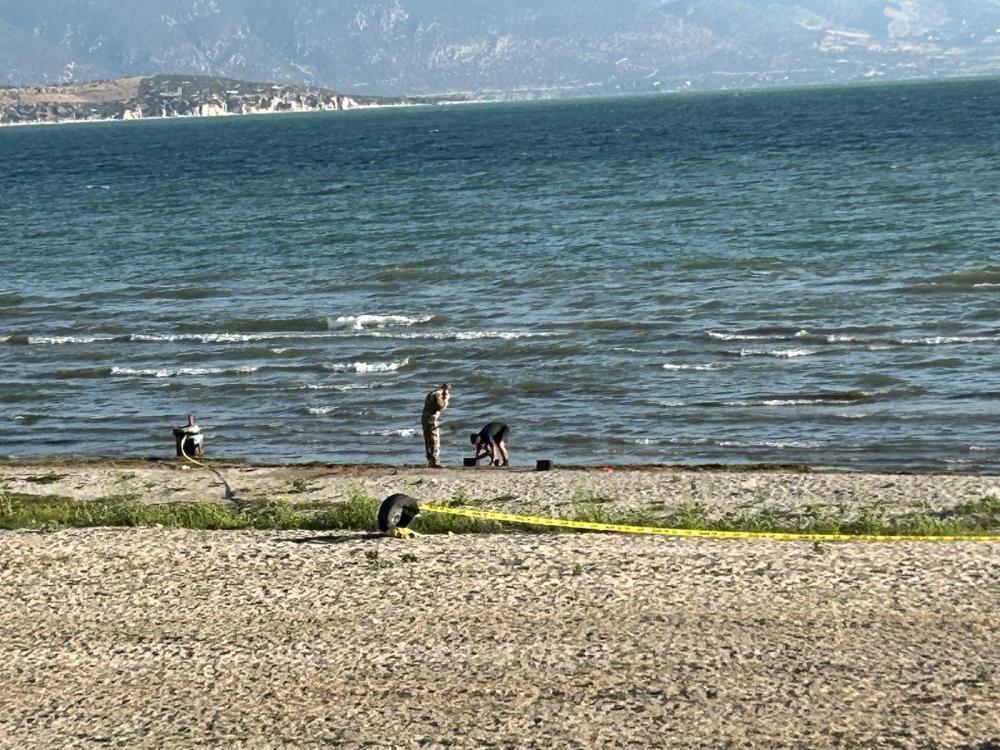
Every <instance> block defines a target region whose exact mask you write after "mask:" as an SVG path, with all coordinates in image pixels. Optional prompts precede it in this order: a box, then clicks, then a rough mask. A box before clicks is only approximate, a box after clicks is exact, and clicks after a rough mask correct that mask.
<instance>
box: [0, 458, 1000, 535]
mask: <svg viewBox="0 0 1000 750" xmlns="http://www.w3.org/2000/svg"><path fill="white" fill-rule="evenodd" d="M212 465H213V466H217V467H218V468H219V470H220V471H221V472H222V474H223V476H225V477H226V480H227V481H228V482H229V484H230V485H231V486H232V488H233V490H234V492H235V493H236V494H237V496H239V497H240V498H242V499H244V500H247V501H253V500H266V499H273V498H281V499H283V500H286V501H288V502H289V503H292V504H293V505H294V504H301V505H306V506H316V505H322V504H326V503H336V502H343V501H345V500H347V499H349V498H350V497H352V496H353V495H364V496H366V497H371V498H376V499H381V498H384V497H387V496H388V495H390V494H392V493H394V492H405V493H407V494H410V495H413V496H414V497H416V498H418V499H420V500H422V501H425V502H441V501H444V500H451V499H455V498H465V499H468V500H469V501H470V502H472V503H474V504H478V505H483V506H485V507H489V508H491V509H495V510H504V511H508V512H514V513H523V512H530V513H536V514H540V515H559V514H563V515H572V514H573V510H574V508H575V507H578V506H579V505H580V504H593V503H598V504H600V505H601V506H602V507H603V508H605V509H607V510H608V511H611V512H614V511H622V512H627V511H636V510H641V511H647V512H650V513H652V514H653V515H654V516H655V515H657V514H667V513H669V512H670V511H672V510H676V509H677V508H679V507H682V506H692V505H700V506H702V507H703V508H704V509H705V511H706V513H707V514H708V515H710V516H711V515H722V514H724V513H728V512H733V511H740V512H748V513H753V512H758V511H761V510H765V509H766V510H776V511H782V512H787V513H792V514H794V513H802V512H806V511H807V510H809V509H812V510H813V511H814V512H823V513H828V514H832V515H835V516H836V517H838V518H840V519H844V520H847V519H850V518H853V517H855V516H856V515H857V514H858V512H859V511H860V510H861V509H868V510H869V511H872V510H874V511H877V512H878V513H880V514H883V515H884V516H885V517H886V518H888V519H891V518H896V517H900V516H903V515H906V514H908V513H927V514H932V515H933V514H938V515H941V514H945V515H946V514H947V513H948V512H949V510H952V509H954V508H956V507H957V506H959V505H961V504H963V503H968V502H975V501H978V500H981V499H983V498H984V497H1000V476H995V475H962V474H873V473H854V472H831V471H809V470H806V469H787V468H786V469H782V468H774V469H768V470H732V469H723V468H721V467H716V468H714V469H713V468H704V469H691V468H679V467H628V466H620V467H604V468H556V469H553V470H551V471H543V472H539V471H534V470H533V469H529V468H526V467H520V468H517V467H515V468H512V469H493V468H487V467H480V468H448V469H444V470H434V469H426V468H416V467H403V466H354V465H338V464H287V465H280V466H263V465H253V464H243V463H226V462H217V463H216V462H212ZM0 490H6V491H8V492H18V493H28V494H52V495H61V496H65V497H70V498H73V499H76V500H95V499H99V498H103V497H109V496H114V495H123V494H124V495H131V496H134V497H136V498H138V499H139V500H140V501H141V502H143V503H163V502H195V501H206V500H207V501H220V502H221V501H222V499H223V487H222V485H221V483H220V482H219V480H218V479H217V478H216V477H215V476H214V475H213V474H212V473H210V472H209V471H207V470H205V469H203V468H200V467H198V466H193V465H191V464H189V463H187V462H185V461H172V460H171V461H146V460H133V459H129V460H119V461H115V460H110V459H94V460H72V459H66V460H63V459H53V460H47V461H39V462H0Z"/></svg>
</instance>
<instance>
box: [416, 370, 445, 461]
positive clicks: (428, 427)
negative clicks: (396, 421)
mask: <svg viewBox="0 0 1000 750" xmlns="http://www.w3.org/2000/svg"><path fill="white" fill-rule="evenodd" d="M450 402H451V386H450V385H449V384H448V383H442V384H441V386H440V387H438V388H435V389H434V390H433V391H431V392H430V393H428V394H427V398H425V399H424V411H423V413H422V414H421V415H420V426H421V427H422V428H423V431H424V448H425V449H426V451H427V465H428V466H430V467H431V468H432V469H443V468H444V467H443V466H441V462H440V460H439V459H440V454H441V428H440V427H439V426H438V417H439V416H441V412H443V411H444V410H445V409H447V408H448V404H449V403H450Z"/></svg>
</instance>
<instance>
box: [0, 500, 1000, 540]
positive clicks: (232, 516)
mask: <svg viewBox="0 0 1000 750" xmlns="http://www.w3.org/2000/svg"><path fill="white" fill-rule="evenodd" d="M378 503H379V501H377V500H375V499H373V498H370V497H365V496H363V495H361V494H355V495H354V496H353V497H351V499H350V500H348V501H347V502H344V503H334V504H324V505H319V504H316V503H303V504H299V505H294V504H292V503H290V502H288V501H287V500H282V499H269V500H260V501H253V502H250V503H247V504H246V505H245V506H243V507H241V508H239V509H236V508H234V507H233V506H230V505H222V504H219V503H214V502H199V503H164V504H159V505H145V504H142V503H140V502H139V500H138V499H137V498H136V497H135V496H134V495H129V494H122V495H114V496H111V497H106V498H102V499H100V500H95V501H92V502H80V501H76V500H73V499H71V498H68V497H63V496H60V495H31V494H21V493H11V492H2V491H0V529H37V530H55V529H59V528H65V527H87V526H167V527H176V528H190V529H304V530H315V531H332V530H345V531H373V530H374V527H375V516H376V511H377V509H378ZM450 504H451V505H452V506H454V507H462V506H475V505H476V504H475V503H473V502H472V501H471V500H470V499H469V498H468V497H465V496H460V497H456V498H455V499H454V500H453V501H452V502H451V503H450ZM573 509H574V510H573V513H572V514H568V515H567V516H566V517H567V518H569V519H571V520H579V521H590V522H596V523H608V524H626V525H630V526H656V527H665V528H679V529H705V530H716V531H751V532H791V533H807V534H810V533H811V534H849V535H856V534H878V535H885V536H962V535H975V534H1000V500H998V499H997V498H995V497H986V498H983V499H981V500H977V501H974V502H969V503H964V504H962V505H960V506H957V507H955V508H953V509H951V510H949V511H948V512H946V513H940V514H937V515H932V514H928V513H926V512H920V513H911V514H908V515H904V516H899V517H892V518H890V517H886V516H885V514H884V512H883V511H882V510H881V509H879V508H877V507H873V506H864V507H862V508H861V510H860V512H859V513H858V514H857V515H856V516H854V517H852V518H849V519H838V518H837V517H836V516H835V515H833V513H832V512H831V510H830V509H829V507H827V506H810V507H807V508H806V509H805V510H801V511H797V512H791V511H786V510H776V509H771V508H763V509H755V510H747V509H738V510H734V511H731V512H729V513H726V514H723V515H721V516H719V515H712V513H711V512H710V509H709V508H708V507H707V506H705V505H703V504H701V503H684V504H682V505H680V506H678V507H677V508H674V509H668V510H666V511H665V512H664V511H662V510H661V511H659V512H656V511H654V510H653V509H648V508H647V509H640V510H619V511H616V510H614V509H612V508H611V506H610V503H609V502H608V501H607V500H606V499H602V498H577V499H576V500H575V502H574V504H573ZM415 529H416V530H417V531H420V532H422V533H425V534H448V533H452V534H484V533H485V534H491V533H502V532H509V531H515V530H517V531H531V532H534V533H558V532H559V531H560V529H558V528H554V527H537V526H530V525H525V524H510V523H500V522H498V521H489V520H481V519H475V518H464V517H461V516H450V515H446V514H441V513H424V514H421V516H420V517H419V518H418V519H417V520H416V522H415Z"/></svg>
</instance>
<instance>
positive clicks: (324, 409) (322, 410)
mask: <svg viewBox="0 0 1000 750" xmlns="http://www.w3.org/2000/svg"><path fill="white" fill-rule="evenodd" d="M336 409H337V407H336V406H310V407H309V409H308V410H307V411H308V412H309V413H310V414H329V413H330V412H332V411H336Z"/></svg>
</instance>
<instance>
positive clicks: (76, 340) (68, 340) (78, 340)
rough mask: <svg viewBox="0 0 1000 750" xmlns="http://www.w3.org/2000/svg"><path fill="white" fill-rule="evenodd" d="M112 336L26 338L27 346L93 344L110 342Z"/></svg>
mask: <svg viewBox="0 0 1000 750" xmlns="http://www.w3.org/2000/svg"><path fill="white" fill-rule="evenodd" d="M114 338H115V337H114V336H107V335H103V336H102V335H96V334H95V335H93V336H28V343H29V344H48V345H59V344H93V343H94V342H96V341H112V340H113V339H114Z"/></svg>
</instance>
